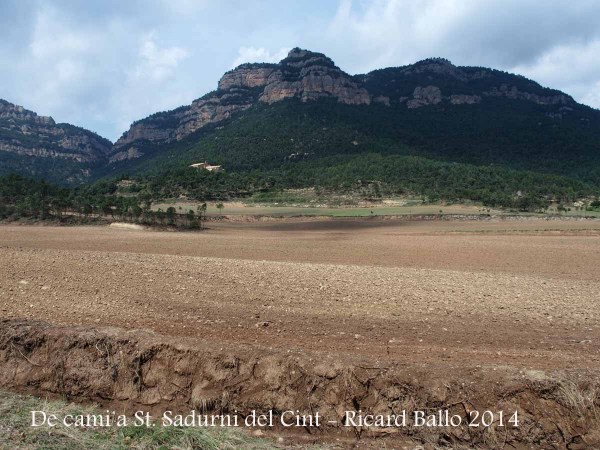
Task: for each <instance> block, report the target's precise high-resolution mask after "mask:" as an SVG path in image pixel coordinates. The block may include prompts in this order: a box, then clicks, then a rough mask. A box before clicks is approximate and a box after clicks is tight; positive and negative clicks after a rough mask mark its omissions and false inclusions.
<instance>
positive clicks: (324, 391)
mask: <svg viewBox="0 0 600 450" xmlns="http://www.w3.org/2000/svg"><path fill="white" fill-rule="evenodd" d="M408 369H410V370H408ZM0 386H1V387H3V388H10V389H16V390H21V391H27V392H31V393H35V394H54V395H63V396H66V397H68V398H69V399H71V400H82V401H88V400H93V401H97V402H100V403H101V404H105V405H108V404H110V405H112V406H118V407H120V408H123V409H124V410H126V411H130V412H131V411H137V410H146V411H150V412H156V413H162V411H164V410H165V409H169V410H175V411H182V412H183V411H189V410H190V409H191V408H195V409H197V410H198V411H200V412H203V413H211V412H219V413H223V412H232V411H237V412H238V413H239V414H240V415H244V414H247V413H248V412H249V411H251V410H253V409H256V410H262V411H266V410H269V409H273V410H275V411H285V410H296V409H298V410H300V411H301V412H302V413H305V414H309V413H313V414H314V413H315V412H316V411H319V412H320V413H321V414H322V416H323V417H324V418H326V419H327V421H329V420H336V421H338V422H343V417H344V414H345V411H354V410H359V409H360V410H362V411H363V412H370V413H376V414H395V413H397V412H398V411H401V410H407V411H409V412H410V411H413V410H415V409H420V410H428V411H437V410H439V409H445V408H447V409H448V410H449V412H450V413H451V414H457V415H460V416H461V417H463V418H464V424H463V425H461V426H459V427H448V428H444V427H435V428H432V427H427V428H426V427H413V426H407V427H397V428H370V429H369V428H360V427H358V428H356V427H346V428H344V427H340V426H339V425H332V424H329V423H325V424H324V425H323V426H322V427H321V428H320V429H316V428H312V429H311V430H310V431H311V432H312V434H308V432H306V433H304V435H303V436H298V439H301V440H304V441H306V442H310V441H321V440H323V439H324V437H325V438H326V437H327V436H328V435H329V436H336V437H338V438H339V437H342V438H345V440H346V441H348V442H349V441H351V440H354V439H355V438H357V437H360V438H361V441H360V442H362V443H363V444H364V445H366V446H373V445H386V446H388V448H394V443H395V442H399V441H400V440H405V439H410V440H412V441H413V442H416V443H433V444H436V445H448V446H450V445H454V446H457V445H464V446H466V447H473V446H480V447H482V448H548V449H550V448H551V449H556V448H567V449H589V448H598V446H600V421H599V420H598V414H599V413H600V411H598V409H597V408H600V404H599V402H598V396H597V392H598V390H599V389H600V379H599V378H598V373H597V372H592V371H560V372H558V371H557V372H553V373H543V372H539V371H530V372H527V371H526V372H516V371H514V370H513V369H508V368H504V369H497V370H494V371H492V370H490V368H486V367H478V368H477V367H472V368H465V370H464V371H462V373H460V374H454V376H453V377H444V378H442V377H440V375H439V374H436V373H432V372H431V371H429V370H424V369H422V368H419V367H411V368H407V367H406V366H401V365H394V364H392V365H387V366H386V367H383V366H381V367H372V366H365V365H362V364H360V362H356V363H355V364H346V363H344V362H341V361H339V360H337V359H336V358H335V357H330V358H325V359H323V358H319V359H318V360H317V359H314V358H312V357H311V356H310V355H309V354H307V355H302V356H299V355H285V354H282V353H280V352H254V351H246V352H244V351H240V350H237V351H234V352H229V351H227V350H216V349H214V348H209V346H206V347H201V346H199V345H196V346H188V345H185V344H178V343H176V342H174V340H173V339H169V338H168V337H164V336H160V335H156V334H153V333H146V332H139V331H124V330H121V329H117V328H98V329H92V328H81V327H58V326H52V325H49V324H46V323H43V322H32V321H22V320H3V321H2V322H0ZM472 410H479V411H483V410H493V411H500V410H502V411H505V412H508V411H510V412H513V411H518V414H519V421H520V423H519V426H518V427H513V426H506V427H499V426H498V423H497V422H495V423H494V425H493V426H492V427H490V428H486V429H483V428H475V427H469V426H467V425H466V424H467V423H468V419H467V417H468V415H469V412H470V411H472ZM279 431H283V430H279ZM374 439H375V440H374ZM374 443H376V444H374Z"/></svg>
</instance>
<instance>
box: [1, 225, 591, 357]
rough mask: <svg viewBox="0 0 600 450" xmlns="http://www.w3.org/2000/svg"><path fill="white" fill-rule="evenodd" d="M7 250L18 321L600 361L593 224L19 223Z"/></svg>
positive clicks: (282, 343)
mask: <svg viewBox="0 0 600 450" xmlns="http://www.w3.org/2000/svg"><path fill="white" fill-rule="evenodd" d="M517 231H518V233H517ZM0 245H1V247H0V252H1V258H0V274H1V277H0V291H1V292H3V294H2V297H1V299H0V313H1V316H2V317H5V318H30V319H40V320H46V321H49V322H52V323H57V324H75V325H83V324H98V323H100V324H102V325H112V326H118V327H124V328H142V329H150V330H154V331H157V332H160V333H166V334H170V335H177V336H186V337H190V338H200V339H205V340H206V339H208V340H213V341H215V342H219V343H221V344H222V345H229V344H231V345H264V346H268V347H273V348H280V349H285V350H286V351H287V350H288V349H294V350H298V351H306V350H313V351H321V352H333V351H334V352H336V354H337V355H338V356H340V357H343V356H345V355H347V356H348V357H355V356H357V355H360V356H364V357H369V358H381V359H386V358H391V359H394V360H398V359H400V360H403V359H406V360H408V361H415V360H418V361H419V362H421V363H426V362H431V363H435V364H442V365H444V366H445V365H450V366H453V365H463V363H464V362H468V363H469V364H472V363H493V364H511V365H518V366H522V367H527V368H542V367H550V368H557V367H573V366H578V367H579V366H581V367H590V368H592V367H593V368H600V346H598V345H597V343H598V341H599V340H600V339H599V338H600V320H599V319H600V294H599V292H600V269H599V268H600V224H599V223H597V222H593V221H583V222H580V221H573V222H547V221H541V222H537V221H536V222H523V223H516V222H509V223H507V222H497V223H495V222H492V223H472V222H448V223H439V222H431V223H398V222H389V221H385V222H376V223H374V222H368V221H357V220H352V221H335V220H334V221H331V220H330V221H324V222H296V223H289V222H285V223H263V224H211V229H210V230H208V231H206V232H201V233H175V232H153V231H131V230H122V229H110V228H106V227H97V228H96V227H80V228H71V227H69V228H66V227H64V228H61V227H22V226H16V227H10V226H3V227H0Z"/></svg>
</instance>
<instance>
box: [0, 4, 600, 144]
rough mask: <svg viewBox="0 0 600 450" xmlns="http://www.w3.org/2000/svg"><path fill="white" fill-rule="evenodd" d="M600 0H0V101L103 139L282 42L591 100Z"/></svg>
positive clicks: (351, 66)
mask: <svg viewBox="0 0 600 450" xmlns="http://www.w3.org/2000/svg"><path fill="white" fill-rule="evenodd" d="M599 23H600V1H598V0H573V1H570V2H566V1H564V2H548V1H545V0H486V1H482V0H372V1H367V0H363V1H360V0H355V1H351V0H295V1H293V0H252V1H248V0H87V1H83V0H62V1H61V0H54V1H50V0H1V1H0V65H1V67H2V70H1V71H0V98H3V99H5V100H8V101H11V102H13V103H17V104H19V105H22V106H25V107H26V108H28V109H32V110H34V111H36V112H37V113H39V114H43V115H51V116H52V117H54V119H55V120H56V121H59V122H69V123H73V124H75V125H79V126H83V127H86V128H89V129H91V130H93V131H96V132H98V133H99V134H101V135H103V136H105V137H107V138H109V139H111V140H115V139H116V138H118V137H119V136H120V135H121V134H122V133H123V132H124V131H125V130H126V129H127V128H128V126H129V124H130V123H131V122H132V121H133V120H136V119H140V118H143V117H146V116H147V115H149V114H152V113H154V112H157V111H163V110H167V109H172V108H174V107H177V106H180V105H182V104H188V103H190V102H191V101H192V100H193V99H195V98H197V97H199V96H201V95H203V94H205V93H206V92H209V91H211V90H213V89H215V88H216V85H217V81H218V79H219V78H220V76H221V75H222V74H223V72H225V71H226V70H229V69H231V68H232V67H234V66H236V65H237V64H240V63H242V62H247V61H269V62H273V61H278V60H280V59H281V58H282V57H283V56H284V55H285V54H286V53H287V51H288V50H289V49H290V48H292V47H295V46H299V47H302V48H308V49H311V50H315V51H320V52H323V53H325V54H327V55H328V56H330V57H331V58H332V59H333V60H334V61H335V62H336V64H337V65H338V66H340V67H341V68H342V69H343V70H345V71H347V72H349V73H352V74H355V73H364V72H367V71H370V70H373V69H376V68H381V67H388V66H399V65H403V64H408V63H412V62H415V61H418V60H420V59H423V58H427V57H431V56H442V57H445V58H448V59H450V60H451V61H452V62H453V63H455V64H460V65H478V66H488V67H494V68H497V69H503V70H508V71H510V72H515V73H520V74H523V75H526V76H528V77H530V78H533V79H535V80H536V81H538V82H540V83H541V84H543V85H545V86H550V87H554V88H558V89H561V90H563V91H565V92H567V93H568V94H571V95H572V96H573V97H575V98H576V99H577V100H578V101H580V102H582V103H585V104H588V105H591V106H594V107H596V108H600V57H599V56H598V55H600V26H599V25H598V24H599Z"/></svg>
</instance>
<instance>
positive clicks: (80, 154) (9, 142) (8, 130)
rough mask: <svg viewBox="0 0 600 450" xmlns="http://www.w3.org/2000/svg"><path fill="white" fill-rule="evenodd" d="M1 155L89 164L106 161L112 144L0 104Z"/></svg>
mask: <svg viewBox="0 0 600 450" xmlns="http://www.w3.org/2000/svg"><path fill="white" fill-rule="evenodd" d="M0 151H1V152H9V153H13V154H15V155H21V156H35V157H41V158H65V159H70V160H73V161H76V162H88V163H90V162H99V161H103V160H104V159H106V158H107V155H108V154H110V152H111V151H112V144H111V142H110V141H108V140H107V139H104V138H102V137H100V136H98V135H97V134H95V133H92V132H91V131H88V130H84V129H83V128H78V127H75V126H73V125H69V124H57V123H55V122H54V120H53V119H52V117H46V116H38V115H37V114H36V113H35V112H33V111H29V110H27V109H25V108H23V107H22V106H18V105H14V104H12V103H9V102H7V101H5V100H0Z"/></svg>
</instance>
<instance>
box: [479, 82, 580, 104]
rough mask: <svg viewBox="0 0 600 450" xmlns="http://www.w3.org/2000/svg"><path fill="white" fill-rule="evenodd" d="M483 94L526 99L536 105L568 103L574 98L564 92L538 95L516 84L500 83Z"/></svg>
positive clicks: (572, 101)
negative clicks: (523, 89) (524, 90)
mask: <svg viewBox="0 0 600 450" xmlns="http://www.w3.org/2000/svg"><path fill="white" fill-rule="evenodd" d="M483 95H486V96H490V97H507V98H511V99H514V100H528V101H530V102H534V103H537V104H538V105H568V104H571V103H574V100H573V99H572V98H571V97H570V96H568V95H566V94H562V93H560V94H556V95H538V94H532V93H530V92H523V91H520V90H519V89H518V88H517V87H516V86H509V85H507V84H502V85H500V87H494V88H493V89H492V90H491V91H487V92H484V93H483Z"/></svg>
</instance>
